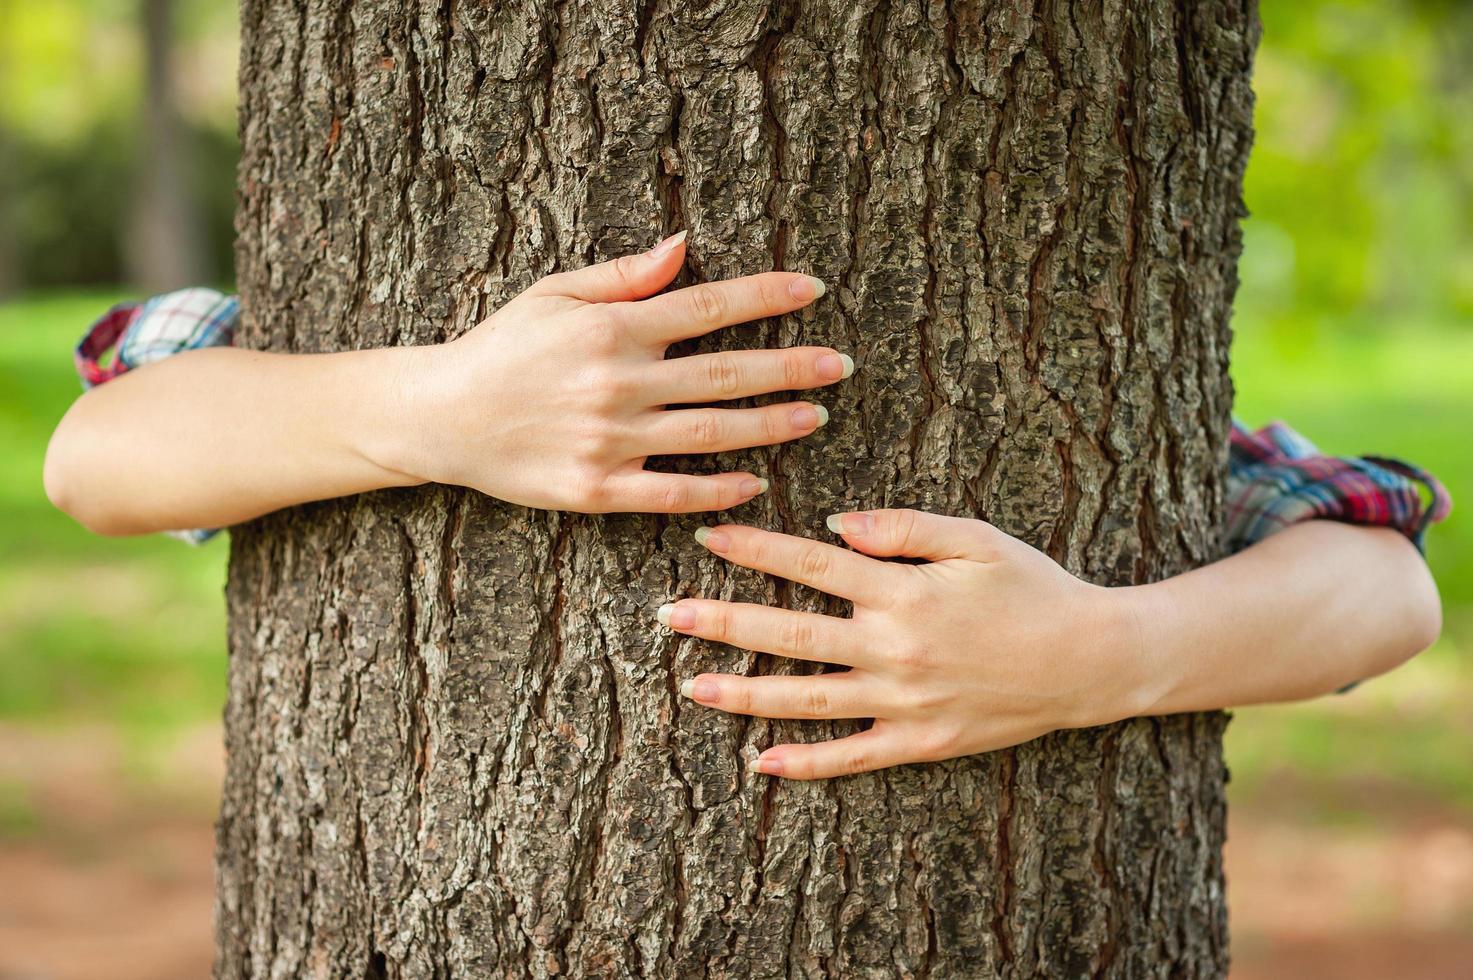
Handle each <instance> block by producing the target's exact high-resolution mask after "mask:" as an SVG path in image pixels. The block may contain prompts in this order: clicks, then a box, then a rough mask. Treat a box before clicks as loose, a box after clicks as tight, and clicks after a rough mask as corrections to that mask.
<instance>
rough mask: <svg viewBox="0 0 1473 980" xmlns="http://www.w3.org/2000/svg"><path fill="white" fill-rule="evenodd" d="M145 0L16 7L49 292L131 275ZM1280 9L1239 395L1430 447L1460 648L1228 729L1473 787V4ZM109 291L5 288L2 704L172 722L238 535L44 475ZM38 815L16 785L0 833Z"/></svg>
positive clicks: (19, 178)
mask: <svg viewBox="0 0 1473 980" xmlns="http://www.w3.org/2000/svg"><path fill="white" fill-rule="evenodd" d="M134 7H135V4H134V2H133V0H64V2H46V3H42V2H29V3H28V2H24V0H10V3H9V4H8V6H7V5H6V4H5V2H4V0H0V13H4V12H8V16H9V20H8V21H7V22H5V23H0V93H3V98H0V127H3V129H0V137H5V138H0V144H3V143H4V142H6V139H7V138H8V140H9V142H10V143H11V144H13V145H12V147H11V149H10V152H11V154H12V155H13V157H14V160H15V162H14V165H13V166H10V165H0V183H3V184H4V185H5V187H0V193H7V192H8V193H9V194H10V195H11V197H12V201H11V213H12V214H13V215H14V225H15V227H14V228H13V229H10V230H11V231H12V233H13V234H14V235H16V236H17V238H18V239H19V242H20V244H21V246H22V247H21V249H20V252H21V258H22V261H23V263H24V275H25V277H26V281H28V282H30V283H31V284H32V286H35V285H37V284H59V283H73V284H75V283H97V282H102V283H113V282H118V281H121V275H122V269H121V263H120V258H119V256H120V251H119V249H120V247H121V246H120V242H121V240H122V234H123V229H124V223H125V221H126V214H127V206H128V193H127V188H129V187H131V186H132V175H133V172H134V166H135V163H134V161H135V160H136V158H137V153H138V146H137V141H136V137H135V136H134V135H133V133H134V130H135V128H136V123H135V122H134V120H135V118H136V113H137V104H138V94H137V93H138V82H139V75H140V72H139V68H140V65H139V54H138V44H137V39H136V36H135V35H134V33H133V29H134V24H133V21H134V15H135V10H134ZM1262 13H1263V17H1264V41H1263V47H1262V51H1261V54H1260V58H1259V69H1258V78H1257V87H1258V92H1259V102H1258V113H1259V115H1258V128H1259V133H1258V139H1257V147H1256V149H1255V152H1254V156H1253V159H1252V162H1251V164H1250V167H1249V174H1248V189H1247V194H1248V203H1249V205H1250V207H1251V208H1252V210H1253V212H1254V216H1253V217H1252V218H1251V219H1250V220H1249V221H1248V222H1247V223H1246V225H1245V235H1246V250H1245V254H1244V257H1243V266H1242V274H1243V288H1242V290H1241V292H1240V296H1239V315H1238V317H1237V323H1236V327H1237V331H1238V339H1237V342H1236V344H1235V347H1234V351H1233V360H1234V369H1233V373H1234V379H1235V382H1236V384H1237V387H1238V391H1239V400H1238V410H1239V413H1240V414H1241V415H1242V416H1243V417H1244V418H1246V419H1247V420H1249V421H1251V422H1264V421H1267V420H1269V419H1271V418H1275V417H1279V418H1284V419H1287V420H1289V421H1290V422H1291V423H1293V424H1294V425H1295V426H1296V427H1298V428H1299V429H1300V430H1301V431H1302V432H1304V433H1305V434H1306V435H1308V436H1309V437H1310V438H1312V439H1314V440H1315V441H1317V442H1318V443H1319V444H1320V445H1321V446H1322V447H1324V448H1325V449H1327V450H1329V451H1333V452H1341V453H1361V452H1378V453H1383V454H1389V455H1398V456H1402V457H1405V458H1407V459H1409V460H1413V461H1416V462H1418V463H1420V464H1422V465H1424V466H1426V467H1428V468H1429V469H1431V470H1433V471H1434V472H1436V473H1437V474H1439V475H1440V476H1441V477H1442V478H1443V479H1444V480H1445V481H1446V482H1447V483H1448V485H1449V486H1450V487H1451V488H1452V490H1453V493H1454V496H1455V497H1460V498H1461V505H1462V509H1461V510H1455V512H1454V516H1453V519H1452V520H1450V521H1449V522H1448V523H1447V525H1445V526H1444V527H1441V528H1438V529H1435V530H1434V532H1433V534H1432V537H1431V540H1430V542H1429V559H1430V561H1431V563H1432V567H1433V569H1434V571H1435V572H1436V574H1437V577H1438V581H1439V584H1440V587H1441V589H1442V592H1443V596H1444V599H1445V603H1446V607H1447V623H1448V626H1447V636H1446V638H1445V640H1444V641H1443V643H1442V644H1441V645H1440V646H1439V647H1438V648H1437V649H1436V650H1434V651H1433V652H1432V653H1431V654H1429V655H1426V656H1424V657H1421V658H1418V660H1416V661H1414V662H1413V663H1412V664H1411V665H1409V667H1407V668H1405V669H1403V670H1401V671H1398V672H1396V674H1394V675H1392V676H1391V677H1389V678H1385V679H1382V680H1377V681H1374V682H1372V683H1369V684H1366V685H1364V686H1363V687H1362V689H1360V690H1358V691H1356V692H1354V693H1353V694H1352V695H1350V696H1348V697H1346V698H1338V699H1333V698H1332V699H1321V701H1319V702H1316V703H1313V704H1310V705H1301V706H1294V707H1278V708H1271V709H1256V710H1254V711H1249V712H1243V713H1242V717H1241V719H1240V720H1239V721H1238V722H1237V723H1235V724H1234V725H1233V726H1232V727H1231V728H1230V735H1229V748H1230V757H1231V759H1232V760H1233V763H1234V770H1235V775H1236V776H1237V777H1238V780H1237V782H1236V783H1235V790H1234V791H1235V793H1238V794H1241V793H1242V792H1245V791H1247V792H1252V791H1253V790H1254V789H1255V787H1262V786H1265V785H1267V777H1268V776H1269V775H1270V774H1272V773H1274V772H1276V771H1282V770H1297V771H1298V773H1300V774H1301V775H1303V774H1312V778H1314V779H1318V780H1320V781H1321V782H1322V783H1323V784H1324V785H1326V786H1328V785H1331V784H1332V783H1336V781H1337V780H1339V781H1340V782H1341V783H1343V782H1345V781H1346V780H1349V781H1350V782H1352V783H1353V782H1355V781H1356V780H1358V779H1365V780H1372V781H1377V782H1379V784H1382V785H1384V784H1387V783H1393V784H1397V785H1399V786H1400V787H1421V792H1424V793H1428V794H1432V795H1434V796H1436V797H1438V798H1440V799H1444V800H1450V801H1453V802H1455V803H1457V804H1459V805H1465V806H1473V759H1470V758H1469V754H1468V753H1467V752H1466V750H1465V747H1466V745H1468V744H1469V742H1470V740H1473V729H1470V728H1469V722H1468V720H1467V719H1468V717H1469V715H1468V712H1467V708H1466V704H1467V702H1468V701H1469V699H1470V695H1473V657H1470V653H1473V518H1470V517H1469V516H1468V515H1469V514H1470V513H1473V455H1470V454H1469V453H1468V452H1467V445H1468V436H1467V431H1466V428H1467V423H1468V421H1469V420H1470V419H1473V330H1470V329H1469V323H1470V319H1473V125H1470V124H1469V107H1470V106H1473V6H1470V5H1469V4H1467V3H1465V2H1462V0H1336V2H1330V0H1299V2H1292V3H1272V4H1264V5H1262ZM233 16H234V4H233V3H229V2H228V0H184V10H183V15H182V17H181V22H180V27H181V31H180V38H181V47H182V51H181V55H182V56H183V57H181V64H182V68H183V77H184V79H185V83H186V84H185V91H186V96H187V102H188V104H187V105H186V115H187V117H188V119H189V121H190V123H191V126H192V127H193V129H194V131H195V133H196V134H197V146H198V147H199V151H200V153H201V157H202V159H201V167H200V173H199V179H200V196H199V199H200V200H203V201H206V202H208V204H207V208H208V210H209V215H210V218H209V227H210V229H211V232H210V234H211V240H212V243H213V244H212V248H213V249H214V252H215V255H216V256H217V259H218V261H219V265H218V266H217V267H218V268H221V269H225V268H228V267H229V249H230V224H231V210H232V206H233V182H234V170H233V168H234V158H235V152H236V148H235V145H234V138H233V136H232V135H230V134H231V133H232V132H233V130H234V122H233V119H232V118H231V115H232V110H231V103H230V101H229V92H230V90H231V89H232V87H233V77H234V64H233V59H232V57H231V55H232V52H233V49H234V46H235V33H234V32H235V26H234V22H233ZM222 86H223V88H222ZM221 92H224V93H225V94H224V95H223V96H222V95H221ZM0 230H3V229H0ZM116 298H118V297H117V296H116V294H115V293H114V292H112V291H109V292H100V291H90V292H73V293H69V294H63V293H55V294H49V295H48V294H37V296H36V297H34V298H32V299H30V300H27V301H25V302H18V303H12V304H9V305H5V306H0V514H3V519H0V555H3V556H4V560H3V561H0V665H3V667H0V669H3V671H4V679H3V682H0V719H21V720H25V721H27V722H30V723H47V722H53V721H54V722H61V723H67V722H69V721H74V720H77V719H81V718H88V719H93V720H97V719H103V720H114V721H119V722H122V723H124V724H125V726H126V728H127V729H128V730H129V731H133V732H137V731H144V732H147V731H153V730H169V729H171V728H172V726H175V725H177V724H178V723H181V722H184V721H187V720H196V719H201V718H207V717H211V716H214V715H216V714H217V713H218V711H219V707H220V703H221V700H222V698H223V690H224V683H223V677H224V665H225V653H224V610H223V602H222V601H221V597H220V587H221V583H222V582H223V577H224V558H225V550H226V549H225V546H224V542H223V541H216V542H213V543H211V544H209V545H207V546H205V547H203V548H199V549H192V548H189V547H188V546H185V545H182V544H179V543H177V542H174V541H171V540H167V539H163V538H150V539H141V540H123V541H102V540H99V539H97V538H94V537H93V536H91V535H89V534H88V533H87V532H85V531H83V530H82V529H81V528H79V527H77V526H76V525H75V524H73V523H72V522H71V521H70V520H69V519H67V518H66V517H65V516H63V515H61V514H59V513H57V512H56V511H55V510H54V509H52V508H51V507H50V505H49V504H48V503H47V502H46V500H45V498H44V497H43V496H42V494H41V460H42V456H43V454H44V450H45V445H46V439H47V437H48V436H49V434H50V431H51V429H52V427H53V426H54V425H55V423H56V421H57V419H58V418H59V417H60V416H61V414H62V412H63V411H64V410H65V408H66V406H67V404H68V403H69V402H70V401H71V399H72V398H73V397H75V395H76V392H77V384H76V381H75V378H74V377H73V375H72V371H71V365H70V361H69V357H68V352H69V351H70V348H71V346H72V345H73V344H74V343H75V341H76V338H77V335H78V334H79V333H80V332H81V330H82V329H83V328H84V327H85V325H86V324H87V323H88V321H90V320H91V319H92V318H93V317H94V316H96V315H97V314H98V313H99V312H101V311H102V310H104V309H105V308H106V307H107V306H108V305H109V304H110V303H111V302H112V301H114V300H115V299H116ZM27 813H28V809H27V806H26V804H25V801H24V800H21V799H20V798H18V797H15V796H14V794H10V795H9V796H7V793H6V790H5V787H3V786H0V832H3V831H4V830H5V828H6V827H7V826H10V825H18V824H24V823H25V822H26V820H27V819H29V818H28V817H27Z"/></svg>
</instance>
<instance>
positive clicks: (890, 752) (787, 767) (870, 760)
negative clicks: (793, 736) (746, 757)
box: [747, 727, 911, 779]
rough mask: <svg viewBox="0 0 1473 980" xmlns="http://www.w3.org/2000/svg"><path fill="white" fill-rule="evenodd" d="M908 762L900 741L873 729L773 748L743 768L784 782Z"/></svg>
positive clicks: (884, 730) (885, 730) (892, 734)
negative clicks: (821, 740)
mask: <svg viewBox="0 0 1473 980" xmlns="http://www.w3.org/2000/svg"><path fill="white" fill-rule="evenodd" d="M910 761H911V759H910V756H909V753H908V750H907V746H906V744H905V740H904V739H903V738H901V737H900V736H899V735H898V734H897V733H896V732H895V731H894V730H892V729H888V728H880V727H875V728H870V729H867V730H865V731H862V732H859V733H857V734H854V735H849V736H847V737H845V738H836V739H831V740H829V741H827V742H810V743H808V744H807V745H774V746H773V747H772V748H770V749H768V750H767V751H766V752H763V753H762V754H761V755H760V756H758V757H757V758H756V759H754V760H752V762H751V764H750V765H748V766H747V768H748V769H751V770H752V771H754V772H760V773H765V774H767V775H769V776H782V777H783V778H785V779H830V778H832V777H834V776H852V775H854V774H855V773H860V772H872V771H873V770H875V769H885V768H888V767H890V766H898V765H901V764H902V763H906V762H910Z"/></svg>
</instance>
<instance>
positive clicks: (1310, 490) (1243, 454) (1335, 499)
mask: <svg viewBox="0 0 1473 980" xmlns="http://www.w3.org/2000/svg"><path fill="white" fill-rule="evenodd" d="M1229 463H1230V465H1229V474H1228V494H1227V526H1226V529H1225V533H1226V537H1227V544H1228V546H1229V547H1230V548H1231V549H1232V550H1233V551H1240V550H1242V549H1243V548H1246V547H1248V546H1249V545H1251V544H1254V543H1255V542H1258V541H1262V540H1263V539H1264V538H1267V537H1268V536H1270V535H1272V534H1274V533H1276V532H1278V531H1281V530H1283V529H1284V528H1286V527H1289V526H1290V525H1292V524H1297V523H1299V522H1300V521H1309V520H1332V521H1344V522H1346V523H1350V524H1361V525H1367V526H1372V527H1389V528H1394V529H1395V530H1397V531H1400V532H1401V533H1402V534H1405V535H1406V536H1407V537H1408V538H1409V539H1410V540H1411V541H1412V542H1413V543H1414V544H1415V545H1416V546H1417V547H1418V548H1419V549H1420V548H1423V547H1424V543H1425V539H1426V534H1427V528H1428V527H1429V526H1430V525H1431V524H1433V523H1435V522H1437V521H1441V520H1443V519H1444V518H1445V517H1447V515H1448V513H1449V512H1450V511H1451V510H1452V500H1451V498H1450V497H1449V496H1448V493H1447V490H1446V489H1445V488H1444V487H1443V486H1442V484H1441V483H1439V482H1438V481H1437V480H1436V479H1435V478H1434V477H1433V476H1432V475H1431V474H1430V473H1427V472H1426V471H1425V470H1422V469H1420V468H1418V467H1415V466H1412V465H1410V464H1408V463H1404V462H1402V461H1400V460H1396V459H1389V458H1386V457H1382V456H1352V457H1342V456H1327V455H1325V454H1323V453H1321V452H1320V451H1319V450H1318V449H1316V448H1315V446H1314V444H1313V443H1311V442H1310V441H1309V440H1307V439H1305V438H1304V437H1303V436H1301V435H1300V434H1299V433H1297V432H1295V431H1294V430H1293V429H1291V428H1290V427H1289V426H1287V425H1285V424H1283V423H1282V422H1275V423H1273V424H1271V425H1268V426H1265V427H1263V428H1261V429H1258V430H1256V431H1250V430H1249V429H1247V428H1245V427H1243V426H1242V425H1240V424H1238V423H1236V422H1235V423H1234V425H1233V433H1232V447H1231V451H1230V455H1229Z"/></svg>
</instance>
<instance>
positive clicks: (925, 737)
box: [916, 725, 961, 762]
mask: <svg viewBox="0 0 1473 980" xmlns="http://www.w3.org/2000/svg"><path fill="white" fill-rule="evenodd" d="M960 744H961V734H960V732H958V731H957V729H956V728H955V727H953V726H950V725H942V726H938V727H935V728H930V729H927V730H926V731H925V732H923V733H921V735H920V736H919V737H918V738H917V739H916V749H917V750H918V751H919V753H920V756H921V761H923V762H939V761H940V760H942V759H950V758H952V757H953V756H955V755H956V754H957V749H958V747H959V746H960Z"/></svg>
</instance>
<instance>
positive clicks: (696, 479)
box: [599, 470, 767, 514]
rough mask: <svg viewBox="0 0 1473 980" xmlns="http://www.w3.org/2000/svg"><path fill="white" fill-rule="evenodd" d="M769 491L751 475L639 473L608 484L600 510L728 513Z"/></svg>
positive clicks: (758, 479)
mask: <svg viewBox="0 0 1473 980" xmlns="http://www.w3.org/2000/svg"><path fill="white" fill-rule="evenodd" d="M766 491H767V481H766V480H764V479H762V478H761V477H757V476H753V475H752V474H751V473H720V474H717V475H716V476H688V475H686V474H683V473H652V472H650V471H649V470H636V471H634V472H631V473H625V474H620V475H617V476H612V477H610V478H609V479H608V481H607V482H606V483H605V485H604V488H603V491H602V496H601V499H602V501H603V504H602V506H600V508H599V509H600V510H601V511H602V512H604V513H609V512H614V511H629V512H636V513H646V514H690V513H694V512H697V511H708V510H725V509H726V508H728V507H735V506H736V505H737V504H744V503H746V502H747V501H749V500H751V499H752V498H753V497H755V496H757V495H758V494H759V493H765V492H766Z"/></svg>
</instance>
